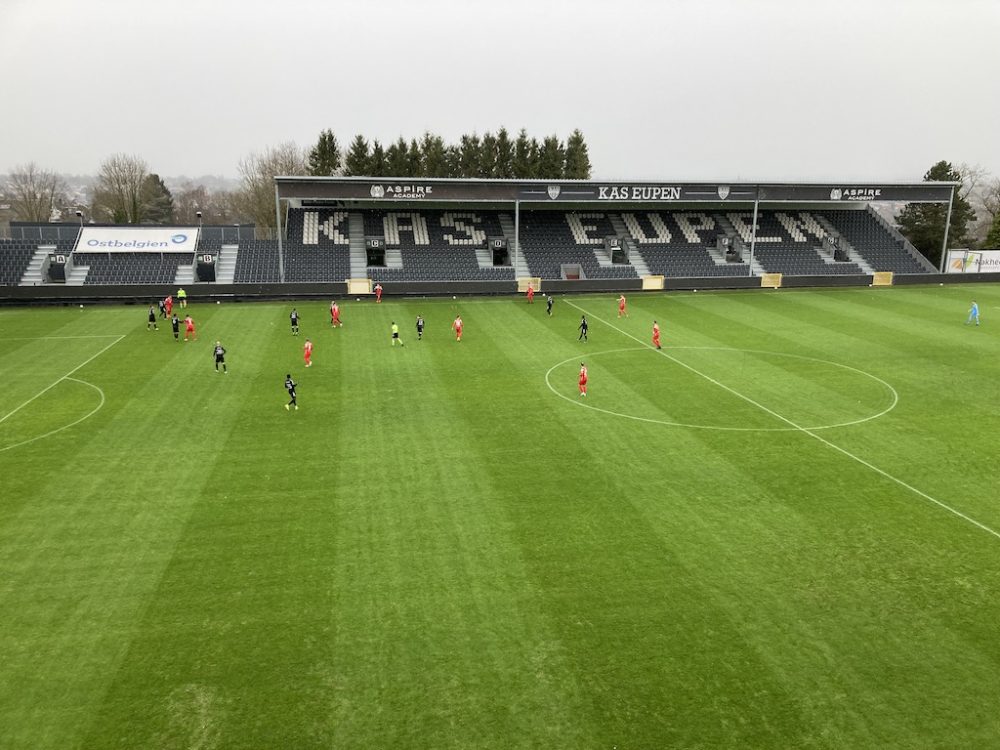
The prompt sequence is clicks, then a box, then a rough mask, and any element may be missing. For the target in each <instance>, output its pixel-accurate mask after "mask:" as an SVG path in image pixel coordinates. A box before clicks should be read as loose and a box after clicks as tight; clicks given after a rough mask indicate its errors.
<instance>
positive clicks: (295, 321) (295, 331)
mask: <svg viewBox="0 0 1000 750" xmlns="http://www.w3.org/2000/svg"><path fill="white" fill-rule="evenodd" d="M288 317H289V319H291V321H292V335H293V336H298V335H299V311H298V310H296V309H295V308H294V307H293V308H292V314H291V315H289V316H288Z"/></svg>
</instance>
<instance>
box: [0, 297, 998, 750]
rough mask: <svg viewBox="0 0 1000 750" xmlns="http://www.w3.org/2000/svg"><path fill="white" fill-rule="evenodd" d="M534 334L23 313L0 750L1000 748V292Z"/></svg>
mask: <svg viewBox="0 0 1000 750" xmlns="http://www.w3.org/2000/svg"><path fill="white" fill-rule="evenodd" d="M973 296H975V297H976V298H977V299H978V300H979V302H980V306H981V309H982V310H983V318H984V324H983V325H982V326H981V327H980V328H975V327H970V326H963V321H964V320H965V313H966V311H967V309H968V303H969V300H970V298H971V297H973ZM540 301H541V300H536V303H535V304H534V305H533V306H530V307H529V306H528V305H527V304H525V302H524V301H523V299H517V300H509V299H508V300H495V299H489V300H465V299H462V300H458V301H452V300H420V301H387V302H385V303H383V304H382V305H378V306H376V305H374V304H372V303H371V302H368V301H366V302H362V303H357V302H352V301H347V302H346V303H345V304H344V305H343V308H344V312H343V320H344V323H345V325H344V328H343V329H340V330H330V328H329V323H328V321H329V317H328V314H327V312H326V306H325V304H321V303H313V302H303V303H302V304H299V305H298V309H299V311H300V312H301V314H302V336H300V337H297V338H294V337H292V336H291V335H290V333H289V324H288V317H287V316H288V312H289V310H290V307H291V306H290V305H276V304H223V305H218V306H217V305H204V306H201V305H192V307H191V312H192V313H193V317H194V318H195V320H196V322H197V323H198V325H199V337H200V338H199V341H198V342H196V343H186V344H185V343H175V342H174V341H173V340H172V337H171V334H170V332H169V328H168V326H165V325H164V324H163V321H161V325H160V330H159V331H158V332H147V331H146V330H145V307H140V306H135V307H88V308H85V309H83V310H80V309H77V308H68V309H67V308H63V309H3V310H0V370H2V372H3V382H4V389H3V391H2V392H0V420H2V421H0V490H2V492H0V497H2V500H0V664H2V672H3V679H2V680H0V746H2V747H4V748H74V747H87V748H90V747H94V748H97V747H121V748H135V747H150V748H242V747H287V748H310V747H344V748H350V747H359V748H360V747H365V748H370V747H387V748H388V747H392V748H401V747H435V748H521V747H525V748H526V747H567V748H569V747H572V748H615V747H617V748H620V749H621V750H624V749H625V748H650V747H690V748H715V747H741V748H776V747H785V748H791V747H795V748H843V747H879V748H896V747H898V748H904V747H905V748H937V747H940V748H945V747H947V748H954V747H976V748H984V747H997V746H1000V710H998V709H1000V641H998V639H997V637H996V633H997V631H996V624H997V622H1000V598H998V596H997V594H998V589H1000V571H998V565H997V560H998V559H1000V537H998V536H997V535H996V533H995V532H994V531H993V530H1000V505H998V503H997V492H996V489H995V486H996V471H995V469H994V462H995V455H994V453H995V445H996V441H997V438H998V436H1000V414H998V411H997V409H996V403H997V392H996V391H997V385H996V378H995V372H996V362H997V361H998V355H1000V337H998V335H997V333H996V331H995V329H993V327H992V325H991V320H992V315H993V314H994V312H995V311H996V310H997V309H998V308H1000V288H998V287H991V286H976V287H968V286H966V287H944V288H941V287H921V288H896V289H891V290H867V289H864V290H831V291H809V292H791V291H788V290H784V291H779V292H774V293H764V292H760V293H713V294H705V293H697V294H690V293H689V294H671V295H650V296H634V297H633V298H632V299H631V301H630V305H629V313H630V317H629V318H627V319H621V320H619V319H617V318H616V317H615V315H616V307H615V305H614V300H613V298H612V297H610V296H608V297H568V298H559V299H557V300H556V306H555V315H554V316H553V317H552V318H548V317H547V316H546V315H545V308H544V304H539V302H540ZM459 311H460V312H461V314H462V316H463V319H464V320H465V323H466V333H465V336H464V340H463V341H462V342H461V343H460V344H458V343H456V342H455V341H454V340H453V338H454V337H453V336H452V335H451V334H450V332H449V325H450V323H451V320H452V319H453V318H454V315H455V314H456V312H459ZM582 312H586V313H587V314H588V317H589V318H590V323H591V327H590V341H589V342H588V343H586V344H582V343H579V342H577V340H576V326H577V323H578V321H579V317H580V315H581V313H582ZM418 313H420V314H423V316H424V317H425V318H426V319H427V333H426V334H425V340H424V341H420V342H418V341H416V340H415V334H414V331H413V320H414V318H415V316H416V315H417V314H418ZM654 318H655V319H657V320H659V321H660V324H661V326H662V327H663V331H664V345H665V348H664V350H663V353H657V352H654V351H653V350H652V349H650V348H649V346H648V341H649V331H650V327H651V324H652V320H653V319H654ZM392 320H396V321H397V322H398V323H399V324H400V326H401V329H402V331H403V339H404V341H405V343H406V346H405V348H395V349H394V348H392V347H391V346H390V343H389V341H390V340H389V325H390V322H391V321H392ZM182 335H183V334H182ZM306 336H310V337H311V338H312V339H313V341H314V342H315V344H316V349H315V354H314V361H315V365H314V366H313V367H312V368H310V369H308V370H306V369H305V368H304V367H303V366H302V364H303V363H302V357H301V348H302V345H303V343H304V340H305V337H306ZM77 337H84V338H77ZM216 339H221V340H222V342H223V344H224V346H226V348H227V350H228V355H227V361H228V364H229V369H230V374H228V375H222V374H217V373H216V372H215V370H214V369H213V365H212V356H211V346H212V344H213V343H214V341H215V340H216ZM580 361H586V362H587V364H588V366H589V369H590V389H589V390H590V393H589V395H588V396H587V400H586V405H585V406H584V405H583V404H581V403H577V402H580V401H583V399H580V398H579V397H578V396H577V395H576V373H577V370H578V369H579V363H580ZM851 368H854V369H851ZM287 372H290V373H292V375H293V377H294V378H295V379H296V380H297V381H298V382H299V403H300V405H301V409H300V410H299V411H298V412H291V413H289V412H286V411H285V409H284V408H283V404H284V403H285V401H286V400H287V398H286V396H285V392H284V390H283V387H282V383H283V380H284V376H285V374H286V373H287ZM66 376H68V377H66ZM39 394H40V395H39ZM560 396H561V397H562V398H560ZM569 402H573V403H569ZM73 423H76V424H73ZM671 423H674V424H676V423H680V424H684V425H689V426H686V427H678V426H672V424H671ZM843 423H855V424H850V425H848V426H840V427H835V426H832V425H838V424H843ZM67 425H72V426H68V427H67ZM49 433H51V434H49ZM880 472H881V473H880ZM945 506H947V507H945ZM956 513H961V514H963V515H964V516H966V517H961V516H959V515H956ZM973 522H977V523H979V524H982V527H980V526H977V525H975V523H973ZM983 527H985V528H983Z"/></svg>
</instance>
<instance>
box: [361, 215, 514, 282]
mask: <svg viewBox="0 0 1000 750" xmlns="http://www.w3.org/2000/svg"><path fill="white" fill-rule="evenodd" d="M363 217H364V227H365V236H366V237H383V238H384V239H385V246H386V248H387V250H389V251H391V250H398V251H399V254H400V257H401V259H402V268H392V267H388V266H387V267H382V266H369V268H368V275H369V277H370V278H372V279H374V280H376V281H385V282H388V281H452V280H462V281H504V280H508V281H512V280H513V279H514V269H513V268H512V267H510V266H492V265H490V264H489V263H482V264H481V262H480V258H479V256H478V255H477V249H478V250H479V251H480V252H481V253H482V255H483V259H484V261H485V259H486V258H487V257H489V258H490V263H491V262H492V258H491V256H489V255H488V251H487V238H488V237H502V236H503V230H502V229H501V227H500V219H499V217H498V216H497V214H496V213H495V212H493V211H479V210H470V211H461V210H455V211H426V210H424V211H365V212H363Z"/></svg>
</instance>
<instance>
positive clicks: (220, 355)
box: [215, 341, 229, 375]
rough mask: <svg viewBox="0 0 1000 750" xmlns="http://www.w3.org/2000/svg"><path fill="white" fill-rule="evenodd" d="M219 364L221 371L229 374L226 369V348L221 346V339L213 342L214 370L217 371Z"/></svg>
mask: <svg viewBox="0 0 1000 750" xmlns="http://www.w3.org/2000/svg"><path fill="white" fill-rule="evenodd" d="M219 365H222V371H223V372H224V373H226V375H228V374H229V370H227V369H226V350H225V348H223V346H222V342H221V341H216V342H215V371H216V372H218V371H219Z"/></svg>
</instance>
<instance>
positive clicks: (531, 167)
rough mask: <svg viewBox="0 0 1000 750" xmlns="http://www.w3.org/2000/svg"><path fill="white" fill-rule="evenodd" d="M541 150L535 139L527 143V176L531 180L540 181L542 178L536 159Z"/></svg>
mask: <svg viewBox="0 0 1000 750" xmlns="http://www.w3.org/2000/svg"><path fill="white" fill-rule="evenodd" d="M541 150H542V149H541V147H540V146H539V145H538V139H537V138H532V139H531V140H530V141H528V176H529V177H530V178H531V179H533V180H537V179H540V178H541V176H542V175H541V172H540V170H539V168H538V157H539V154H540V153H541Z"/></svg>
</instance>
